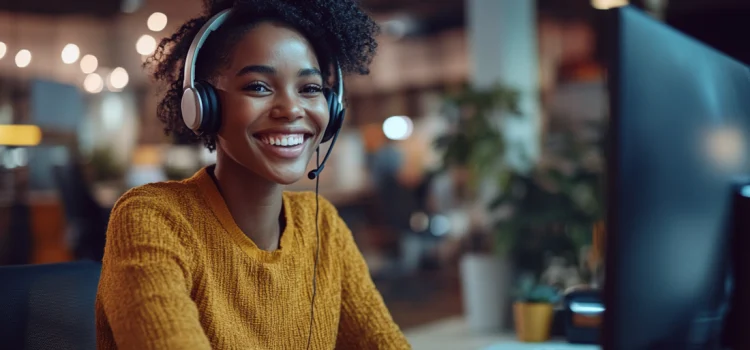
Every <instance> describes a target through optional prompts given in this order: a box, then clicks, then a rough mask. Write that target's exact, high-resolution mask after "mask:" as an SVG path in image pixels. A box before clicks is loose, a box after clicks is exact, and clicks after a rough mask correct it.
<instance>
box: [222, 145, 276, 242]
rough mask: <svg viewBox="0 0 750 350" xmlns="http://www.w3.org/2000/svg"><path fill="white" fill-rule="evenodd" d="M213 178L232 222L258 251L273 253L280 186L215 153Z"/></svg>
mask: <svg viewBox="0 0 750 350" xmlns="http://www.w3.org/2000/svg"><path fill="white" fill-rule="evenodd" d="M217 152H218V154H217V161H216V167H215V168H214V172H213V178H214V181H216V182H217V187H218V188H219V191H220V192H221V195H222V197H224V201H225V202H226V204H227V207H228V208H229V212H230V213H232V217H233V218H234V222H235V223H236V224H237V226H238V227H239V228H240V229H241V230H242V232H244V233H245V235H247V236H248V237H249V238H250V239H251V240H253V242H254V243H255V245H257V246H258V248H260V249H263V250H276V249H278V247H279V239H280V238H281V232H282V231H283V229H284V227H283V222H282V220H281V218H282V217H283V215H281V210H282V202H283V201H282V191H283V188H282V186H281V185H279V184H276V183H272V182H269V181H268V180H266V179H263V178H262V177H260V176H258V174H256V173H254V172H252V171H250V170H248V169H246V168H244V167H243V166H241V165H240V164H238V163H237V162H235V161H234V159H232V158H230V157H229V156H227V155H226V154H224V152H222V151H220V150H217Z"/></svg>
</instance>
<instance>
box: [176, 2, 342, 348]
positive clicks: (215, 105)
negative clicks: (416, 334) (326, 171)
mask: <svg viewBox="0 0 750 350" xmlns="http://www.w3.org/2000/svg"><path fill="white" fill-rule="evenodd" d="M231 14H232V9H231V8H229V9H226V10H223V11H221V12H219V13H218V14H216V15H214V16H213V17H211V19H209V20H208V21H207V22H206V23H205V24H204V25H203V27H202V28H201V29H200V30H199V31H198V33H197V34H196V35H195V38H194V39H193V42H192V43H191V44H190V49H189V50H188V53H187V56H186V57H185V72H184V75H183V83H182V88H183V92H182V101H181V106H180V107H181V111H182V120H183V122H184V123H185V125H186V126H187V127H188V128H189V129H190V130H192V131H193V133H195V134H196V135H204V134H212V133H216V132H218V131H219V129H220V128H221V105H220V103H219V96H218V93H217V92H216V89H215V88H214V87H213V86H212V85H211V84H210V83H209V82H207V81H196V80H195V60H196V58H197V57H198V52H199V51H200V49H201V47H203V44H204V43H205V42H206V39H208V36H209V35H210V34H211V33H212V32H214V31H215V30H217V29H219V28H220V27H221V25H222V24H224V23H225V22H226V21H227V19H229V17H230V15H231ZM333 65H334V68H335V70H336V84H335V85H336V92H334V91H332V90H331V89H325V90H324V92H323V94H324V96H325V99H326V101H327V102H328V112H329V120H328V125H327V126H326V129H325V131H324V133H323V139H322V140H321V143H324V142H328V141H331V145H330V146H329V147H328V151H327V152H326V155H325V157H323V162H320V148H317V149H316V168H315V169H314V170H312V171H310V172H309V173H308V174H307V177H308V178H309V179H310V180H313V179H314V180H316V181H315V218H316V220H315V240H316V247H315V264H314V265H313V278H312V300H311V305H310V332H309V334H308V338H307V348H310V341H311V339H312V330H313V324H314V312H315V294H316V290H317V284H316V277H317V270H318V261H319V260H320V233H319V230H318V219H317V218H318V217H319V209H320V206H319V203H318V187H319V184H320V173H321V172H322V171H323V168H324V167H325V164H326V161H328V157H329V156H330V155H331V151H332V150H333V146H334V145H335V144H336V139H337V138H338V136H339V132H340V131H341V126H342V125H343V123H344V116H345V114H346V110H345V108H344V103H343V96H344V79H343V74H342V72H341V66H339V64H338V62H336V61H335V60H334V61H333Z"/></svg>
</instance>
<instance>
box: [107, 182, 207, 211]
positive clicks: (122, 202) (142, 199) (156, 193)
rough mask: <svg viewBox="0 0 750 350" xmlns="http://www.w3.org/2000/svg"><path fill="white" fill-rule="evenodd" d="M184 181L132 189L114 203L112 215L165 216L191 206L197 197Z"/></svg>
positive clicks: (157, 183)
mask: <svg viewBox="0 0 750 350" xmlns="http://www.w3.org/2000/svg"><path fill="white" fill-rule="evenodd" d="M194 187H195V186H193V185H191V184H190V183H188V182H186V181H165V182H155V183H150V184H146V185H141V186H138V187H134V188H132V189H130V190H128V191H127V192H125V194H123V195H122V196H121V197H120V198H119V199H118V200H117V202H116V203H115V206H114V207H113V209H112V212H113V213H123V212H127V213H128V214H134V213H139V214H167V213H175V212H179V211H180V209H181V208H184V207H186V206H191V205H193V204H194V203H195V202H196V201H197V200H198V199H199V195H198V192H197V190H196V189H195V188H194Z"/></svg>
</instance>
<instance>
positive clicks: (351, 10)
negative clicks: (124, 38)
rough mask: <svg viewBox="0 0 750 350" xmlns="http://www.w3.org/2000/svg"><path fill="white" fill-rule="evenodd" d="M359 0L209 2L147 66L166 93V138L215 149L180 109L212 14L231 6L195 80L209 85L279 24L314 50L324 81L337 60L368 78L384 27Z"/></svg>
mask: <svg viewBox="0 0 750 350" xmlns="http://www.w3.org/2000/svg"><path fill="white" fill-rule="evenodd" d="M356 1H357V0H230V1H226V0H223V1H222V0H205V1H204V6H203V13H202V14H201V15H200V16H199V17H196V18H193V19H190V20H188V21H187V22H185V23H184V24H183V25H182V26H181V27H180V28H179V29H178V30H177V31H176V32H175V33H174V34H172V35H171V36H169V37H165V38H164V39H162V40H161V42H160V43H159V46H158V47H157V49H156V51H155V52H154V53H153V55H152V56H150V57H149V58H148V59H147V60H146V62H145V63H144V68H147V69H150V71H151V76H152V78H153V79H154V80H156V81H157V82H161V83H163V84H165V85H166V89H167V90H166V93H165V94H164V96H163V97H162V99H161V101H160V102H159V105H158V107H157V116H158V118H159V120H161V121H162V123H164V133H165V134H166V135H172V136H176V137H177V138H178V139H181V140H187V141H190V142H200V141H202V142H203V144H204V145H205V146H206V148H208V149H209V150H210V151H213V150H215V149H216V135H211V134H204V135H201V136H196V135H195V134H194V133H193V132H192V131H191V130H190V129H189V128H188V127H187V126H185V124H184V123H183V121H182V112H181V109H180V104H181V99H182V91H183V88H182V83H183V79H184V66H185V56H186V55H187V52H188V50H189V48H190V44H191V43H192V41H193V38H194V37H195V36H196V34H197V33H198V31H199V30H200V29H201V27H202V26H203V25H204V24H205V23H206V22H207V21H208V20H209V19H210V18H211V17H213V16H214V15H216V14H217V13H219V12H221V11H222V10H224V9H227V8H230V7H232V14H231V16H230V18H228V19H227V21H226V22H225V23H224V24H223V25H222V26H221V28H219V29H218V30H217V31H216V32H215V33H214V34H212V35H211V36H209V38H208V39H207V40H206V42H205V43H204V46H203V48H202V49H201V52H200V53H199V55H198V57H197V58H196V63H195V65H196V69H195V71H196V80H204V81H210V80H211V79H212V77H213V76H214V74H215V73H216V71H217V69H218V68H220V67H221V66H222V65H224V64H227V63H228V59H229V57H230V55H231V54H232V49H233V47H234V45H235V44H236V43H237V41H239V40H240V38H241V37H242V36H243V35H244V34H245V33H247V31H249V30H250V29H252V28H253V27H254V26H255V25H256V24H258V23H260V22H263V21H275V22H280V23H283V24H285V25H288V26H290V27H292V28H294V29H295V30H297V31H299V32H300V33H301V34H302V35H303V36H304V37H305V38H306V39H307V40H308V41H310V43H311V44H312V46H313V50H314V51H315V53H316V56H317V57H318V61H319V62H320V64H321V71H322V72H323V75H324V81H327V80H328V78H329V77H330V75H331V72H330V69H329V67H330V64H331V62H333V61H334V60H335V61H336V62H337V63H338V64H339V66H340V67H341V70H342V72H343V74H351V73H356V74H361V75H366V74H369V65H370V63H371V62H372V59H373V57H374V56H375V52H376V50H377V47H378V44H377V41H376V39H375V37H376V36H377V35H378V34H379V33H380V27H379V26H378V25H377V24H376V23H375V22H374V21H373V20H372V19H371V18H370V16H369V15H368V14H366V13H365V12H364V11H363V10H362V9H361V8H360V7H359V6H358V5H357V3H356Z"/></svg>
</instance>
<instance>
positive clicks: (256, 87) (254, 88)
mask: <svg viewBox="0 0 750 350" xmlns="http://www.w3.org/2000/svg"><path fill="white" fill-rule="evenodd" d="M244 90H245V91H251V92H268V91H270V90H269V89H268V88H267V87H266V86H265V85H263V84H261V83H251V84H248V85H247V86H245V88H244Z"/></svg>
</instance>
